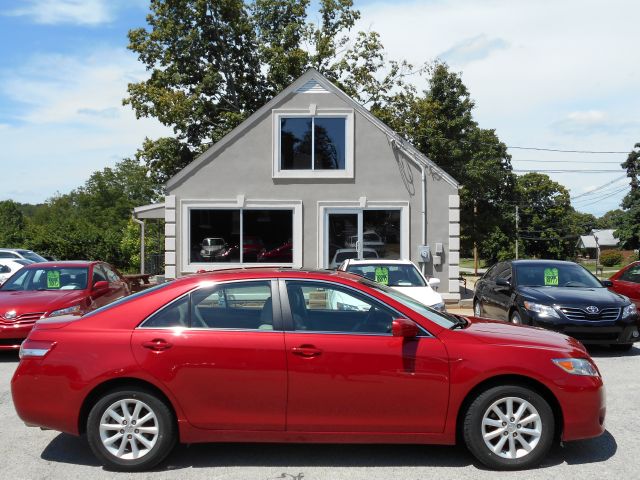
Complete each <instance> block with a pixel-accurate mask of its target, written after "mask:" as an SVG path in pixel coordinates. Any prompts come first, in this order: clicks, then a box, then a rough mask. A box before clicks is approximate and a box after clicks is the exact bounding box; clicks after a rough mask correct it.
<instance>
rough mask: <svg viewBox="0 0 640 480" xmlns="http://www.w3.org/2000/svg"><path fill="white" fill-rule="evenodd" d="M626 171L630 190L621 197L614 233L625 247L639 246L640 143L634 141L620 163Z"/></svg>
mask: <svg viewBox="0 0 640 480" xmlns="http://www.w3.org/2000/svg"><path fill="white" fill-rule="evenodd" d="M622 168H624V169H625V170H626V171H627V177H629V185H630V187H631V190H630V191H629V193H627V195H625V197H624V198H623V199H622V205H621V206H622V210H623V212H624V213H623V215H622V216H621V217H620V224H619V225H618V229H617V230H616V231H615V235H616V236H617V237H618V238H619V239H620V241H621V242H622V244H623V245H624V246H625V247H626V248H638V246H640V188H639V185H640V143H636V144H635V145H634V147H633V150H632V151H631V152H630V153H629V156H628V157H627V160H626V161H625V162H624V163H623V164H622Z"/></svg>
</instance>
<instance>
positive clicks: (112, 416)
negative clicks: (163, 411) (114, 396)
mask: <svg viewBox="0 0 640 480" xmlns="http://www.w3.org/2000/svg"><path fill="white" fill-rule="evenodd" d="M99 432H100V440H101V441H102V444H103V445H104V448H105V449H106V450H107V451H108V452H109V453H110V454H111V455H113V456H114V457H117V458H120V459H122V460H136V459H138V458H141V457H144V456H145V455H147V454H148V453H149V452H150V451H151V450H152V449H153V447H154V446H155V444H156V442H157V441H158V436H159V434H160V429H159V425H158V418H157V417H156V414H155V413H154V411H153V410H152V409H151V407H149V405H147V404H146V403H144V402H142V401H140V400H136V399H133V398H127V399H122V400H118V401H117V402H114V403H112V404H111V405H110V406H109V407H107V409H106V410H105V411H104V413H103V414H102V417H101V419H100V427H99Z"/></svg>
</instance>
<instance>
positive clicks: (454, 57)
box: [438, 34, 509, 65]
mask: <svg viewBox="0 0 640 480" xmlns="http://www.w3.org/2000/svg"><path fill="white" fill-rule="evenodd" d="M508 46H509V44H508V43H507V42H506V41H504V40H503V39H502V38H490V37H489V36H487V35H485V34H480V35H476V36H475V37H471V38H465V39H464V40H462V41H460V42H458V43H456V44H455V45H454V46H453V47H451V48H450V49H448V50H447V51H445V52H442V53H440V54H439V55H438V57H439V58H441V59H443V60H445V61H447V62H449V63H454V64H456V65H466V64H467V63H470V62H472V61H474V60H482V59H484V58H487V57H488V56H489V55H491V52H492V51H494V50H502V49H505V48H507V47H508Z"/></svg>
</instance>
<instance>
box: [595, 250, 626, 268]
mask: <svg viewBox="0 0 640 480" xmlns="http://www.w3.org/2000/svg"><path fill="white" fill-rule="evenodd" d="M622 260H624V257H623V255H622V252H619V251H618V250H607V251H606V252H602V253H600V263H601V264H602V265H603V266H605V267H613V266H614V265H618V264H620V263H622Z"/></svg>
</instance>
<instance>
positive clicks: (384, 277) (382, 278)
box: [376, 267, 389, 285]
mask: <svg viewBox="0 0 640 480" xmlns="http://www.w3.org/2000/svg"><path fill="white" fill-rule="evenodd" d="M376 282H378V283H381V284H383V285H389V269H388V268H386V267H376Z"/></svg>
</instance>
